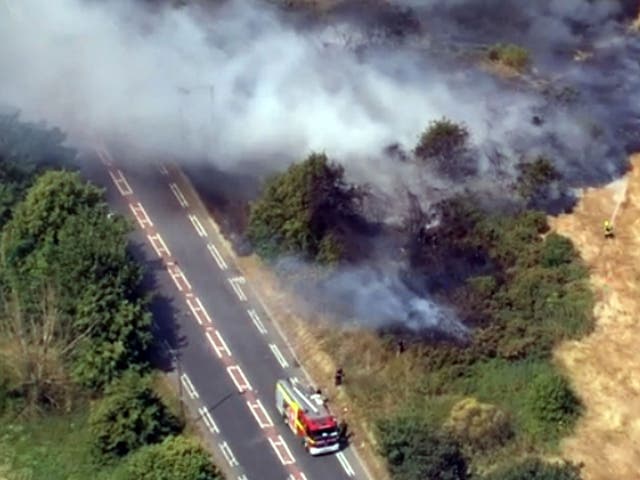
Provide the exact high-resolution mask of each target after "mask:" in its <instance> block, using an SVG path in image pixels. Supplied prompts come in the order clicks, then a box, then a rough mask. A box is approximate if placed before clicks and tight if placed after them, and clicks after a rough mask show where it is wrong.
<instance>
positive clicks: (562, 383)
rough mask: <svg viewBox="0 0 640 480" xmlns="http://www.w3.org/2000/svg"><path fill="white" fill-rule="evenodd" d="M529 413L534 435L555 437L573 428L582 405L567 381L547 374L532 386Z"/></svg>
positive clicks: (536, 379)
mask: <svg viewBox="0 0 640 480" xmlns="http://www.w3.org/2000/svg"><path fill="white" fill-rule="evenodd" d="M526 410H527V412H528V413H529V415H530V422H532V423H533V425H531V429H532V430H533V431H535V432H537V433H540V434H555V433H557V432H560V431H563V430H566V429H567V428H568V427H570V426H572V425H573V423H574V422H575V419H576V418H577V416H578V415H579V413H580V410H581V404H580V401H579V400H578V398H577V397H576V396H575V394H574V393H573V391H572V390H571V387H570V386H569V383H568V382H567V380H566V379H565V378H564V377H562V376H560V375H557V374H546V375H539V376H538V377H536V378H535V379H534V380H533V382H532V383H531V389H530V390H529V393H528V395H527V398H526Z"/></svg>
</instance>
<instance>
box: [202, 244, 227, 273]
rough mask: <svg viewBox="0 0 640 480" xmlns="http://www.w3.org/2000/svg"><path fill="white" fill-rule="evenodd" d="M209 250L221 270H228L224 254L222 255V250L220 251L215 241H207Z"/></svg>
mask: <svg viewBox="0 0 640 480" xmlns="http://www.w3.org/2000/svg"><path fill="white" fill-rule="evenodd" d="M207 250H209V253H210V254H211V256H212V257H213V259H214V260H215V261H216V263H217V264H218V267H220V270H226V269H227V262H225V261H224V258H222V255H220V252H219V251H218V249H217V248H216V246H215V245H214V244H213V243H207Z"/></svg>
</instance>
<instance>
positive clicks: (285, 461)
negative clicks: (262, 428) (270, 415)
mask: <svg viewBox="0 0 640 480" xmlns="http://www.w3.org/2000/svg"><path fill="white" fill-rule="evenodd" d="M269 443H270V444H271V447H272V448H273V449H274V450H275V452H276V455H278V458H279V459H280V462H282V464H283V465H291V464H293V463H296V460H295V458H293V455H291V450H289V447H288V446H287V444H286V443H285V441H284V440H283V439H282V436H281V435H278V437H277V441H276V442H274V441H273V439H272V438H271V437H269ZM279 446H281V447H283V448H284V451H285V453H286V454H287V456H288V458H284V456H283V455H282V452H281V451H280V449H279V448H278V447H279Z"/></svg>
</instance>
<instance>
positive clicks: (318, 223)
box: [247, 153, 357, 262]
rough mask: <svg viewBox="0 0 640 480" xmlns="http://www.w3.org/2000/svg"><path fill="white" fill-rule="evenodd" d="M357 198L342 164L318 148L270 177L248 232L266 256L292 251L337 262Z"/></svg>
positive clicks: (295, 253) (257, 204)
mask: <svg viewBox="0 0 640 480" xmlns="http://www.w3.org/2000/svg"><path fill="white" fill-rule="evenodd" d="M356 199H357V192H356V190H355V188H354V187H353V186H351V185H349V184H347V183H346V181H345V179H344V170H343V168H342V167H340V166H339V165H337V164H335V163H332V162H330V161H329V160H328V159H327V157H326V155H324V154H316V153H314V154H311V155H309V157H308V158H307V159H306V160H305V161H304V162H301V163H296V164H293V165H291V166H290V167H289V168H288V169H287V171H286V172H284V173H282V174H280V175H275V176H274V177H272V178H271V179H269V180H268V181H267V183H266V185H265V188H264V193H263V194H262V196H261V198H260V199H259V200H258V201H257V202H256V203H254V204H253V205H252V207H251V214H250V219H249V227H248V230H247V235H248V237H249V239H250V240H251V242H252V244H253V245H254V247H255V249H256V251H257V252H258V253H259V254H260V255H261V256H263V257H265V258H274V257H277V256H279V255H287V254H292V255H301V256H303V257H307V258H315V259H317V260H319V261H321V262H332V261H336V260H337V259H339V258H340V256H341V251H342V249H341V233H342V230H341V227H343V226H344V222H345V221H347V220H348V219H349V218H351V217H352V216H353V215H354V214H355V211H356V204H355V201H356Z"/></svg>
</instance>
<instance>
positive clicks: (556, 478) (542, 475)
mask: <svg viewBox="0 0 640 480" xmlns="http://www.w3.org/2000/svg"><path fill="white" fill-rule="evenodd" d="M581 479H582V476H581V475H580V468H579V467H577V466H576V465H573V464H571V463H560V464H550V463H545V462H543V461H541V460H538V459H528V460H525V461H524V462H521V463H519V464H517V465H513V466H510V467H506V468H503V469H500V470H498V471H495V472H492V473H490V474H489V475H487V476H486V477H485V480H581Z"/></svg>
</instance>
